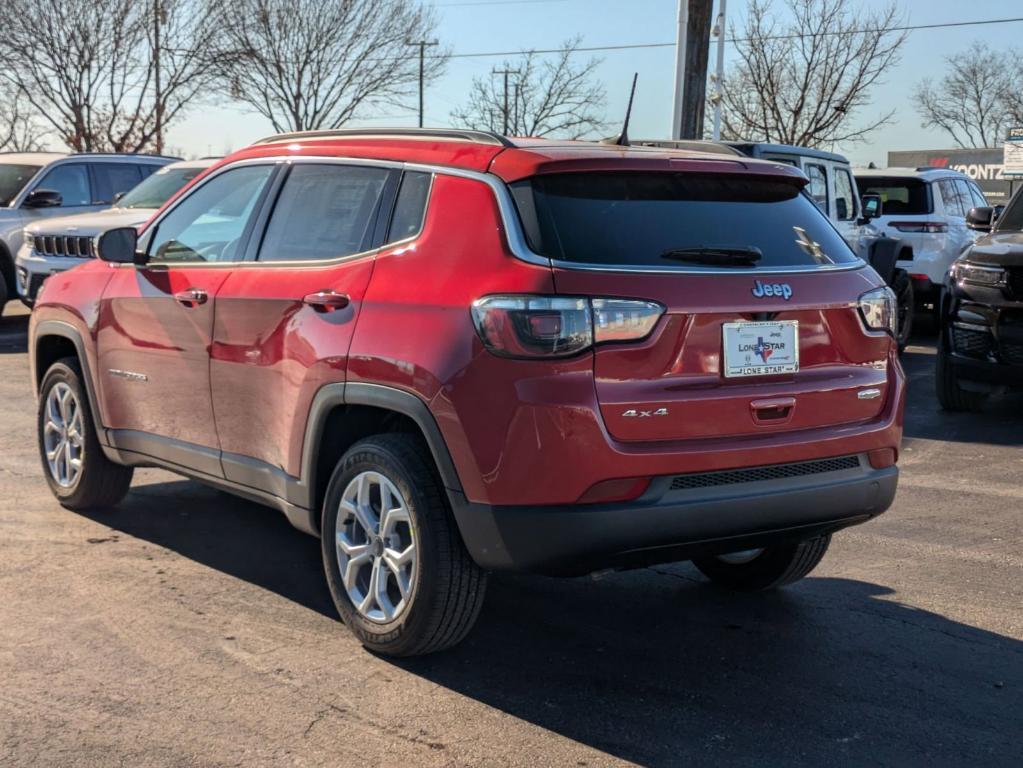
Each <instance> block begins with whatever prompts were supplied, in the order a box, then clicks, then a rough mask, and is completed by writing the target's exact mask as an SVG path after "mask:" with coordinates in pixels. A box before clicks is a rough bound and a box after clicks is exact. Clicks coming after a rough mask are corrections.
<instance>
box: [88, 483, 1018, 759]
mask: <svg viewBox="0 0 1023 768" xmlns="http://www.w3.org/2000/svg"><path fill="white" fill-rule="evenodd" d="M88 516H89V517H91V518H92V519H95V520H96V521H98V522H101V523H103V524H104V525H107V526H110V527H112V528H114V529H117V530H119V531H122V532H124V533H127V534H130V535H132V536H135V537H138V538H141V539H145V540H147V541H150V542H153V543H156V544H158V545H160V546H162V547H166V548H168V549H171V550H173V551H176V552H178V553H179V554H181V555H182V556H184V557H187V558H189V559H192V560H194V561H196V562H199V563H202V564H203V565H206V566H208V567H210V568H215V569H217V570H219V571H222V572H224V573H227V574H229V575H231V576H234V577H236V578H240V579H244V580H246V581H248V582H250V583H252V584H255V585H257V586H260V587H262V588H264V589H267V590H269V591H271V592H274V593H276V594H278V595H281V596H282V597H284V598H286V599H288V600H292V601H294V602H295V603H297V604H299V605H302V606H304V607H306V608H308V609H310V610H313V611H316V612H318V613H321V614H324V615H328V616H331V617H334V616H335V613H334V609H333V606H332V605H331V602H330V598H329V595H328V593H327V590H326V587H325V585H324V580H323V578H322V572H321V565H320V557H319V545H318V542H317V541H316V540H315V539H313V538H311V537H309V536H307V535H305V534H302V533H300V532H298V531H296V530H294V529H292V528H291V527H290V526H289V525H288V524H287V522H286V521H285V519H284V517H283V516H282V515H280V514H279V513H277V512H275V511H273V510H270V509H264V508H262V507H259V506H257V505H255V504H251V503H248V502H245V501H242V500H238V499H234V498H232V497H229V496H227V495H225V494H221V493H218V492H216V491H213V490H210V489H206V488H204V487H202V486H200V485H198V484H195V483H191V482H187V481H178V482H167V483H159V484H153V485H146V486H141V487H140V488H138V489H137V490H135V491H133V492H132V493H131V494H130V495H129V496H128V498H127V499H126V500H125V502H124V503H123V504H122V505H121V506H119V507H118V508H116V509H112V510H107V511H102V512H94V513H88ZM898 597H899V596H898V595H897V594H895V593H894V592H893V591H892V590H891V589H890V588H887V587H883V586H879V585H876V584H872V583H869V582H865V581H856V580H851V579H840V578H810V579H807V580H805V581H803V582H801V583H800V584H799V585H796V586H794V587H791V588H789V589H787V590H784V591H781V592H777V593H771V594H764V595H733V594H729V593H726V592H723V591H721V590H718V589H715V588H713V587H711V586H709V585H707V584H706V583H705V582H704V581H703V579H702V578H701V577H700V576H699V574H698V573H697V572H696V571H695V569H693V568H692V567H691V566H689V565H687V564H678V565H670V566H660V567H657V568H652V569H643V570H637V571H630V572H624V573H614V574H604V575H598V576H593V577H585V578H577V579H564V580H563V579H547V578H543V577H535V576H514V575H496V576H494V577H493V578H492V579H491V583H490V591H489V594H488V597H487V602H486V605H485V607H484V610H483V613H482V615H481V616H480V620H479V622H478V624H477V626H476V628H475V630H474V631H473V632H472V633H471V634H470V635H469V637H468V638H467V639H466V640H465V642H463V644H462V645H460V646H459V647H457V648H455V649H453V650H451V651H448V652H445V653H441V654H436V655H434V656H429V657H425V658H420V659H408V660H400V661H388V660H385V661H388V663H393V664H395V665H396V666H398V667H400V668H402V669H403V670H405V671H407V672H408V673H410V674H415V675H417V676H420V677H422V678H424V679H427V680H429V681H431V682H433V683H435V684H437V685H440V686H443V687H445V688H447V689H449V690H451V691H454V692H457V693H458V694H460V695H462V696H466V697H469V698H471V699H474V700H477V701H479V702H481V703H483V704H486V705H487V706H489V707H493V708H495V709H497V710H500V711H501V712H504V713H506V714H507V715H510V716H512V717H515V718H518V719H520V720H522V721H525V722H528V723H531V724H534V725H536V726H537V727H540V728H543V729H545V730H548V731H551V732H553V733H555V734H558V735H560V736H562V737H565V738H568V739H571V740H574V741H576V742H578V743H580V744H583V745H586V746H589V747H591V748H593V749H595V750H598V751H600V752H603V753H606V754H607V755H611V756H614V757H616V758H620V759H624V760H629V761H633V762H636V763H639V764H642V765H650V766H662V765H663V766H668V765H679V764H684V763H689V762H694V763H698V764H706V763H710V762H712V761H720V762H726V763H728V764H738V765H746V764H748V765H758V766H759V765H770V764H776V763H782V764H786V765H789V764H806V765H819V764H823V763H825V762H829V763H839V764H864V763H869V764H895V765H909V764H913V765H921V764H927V765H943V764H948V765H954V764H959V765H962V764H966V763H967V761H970V762H973V763H979V764H983V765H999V764H1004V765H1019V764H1021V760H1023V742H1021V739H1020V733H1021V731H1020V719H1019V718H1020V712H1021V711H1023V642H1020V641H1018V640H1015V639H1012V638H1009V637H1005V636H1001V635H998V634H995V633H992V632H988V631H985V630H981V629H977V628H974V627H971V626H969V625H968V624H964V623H960V622H957V621H953V620H951V619H948V618H945V617H943V616H940V615H938V614H935V613H929V612H927V611H922V610H918V609H915V608H913V607H911V606H908V605H902V604H901V603H900V602H899V599H898ZM337 631H338V632H344V631H345V630H344V628H343V627H342V626H341V625H340V624H338V626H337ZM521 762H522V763H523V764H537V763H546V762H548V760H547V759H546V758H545V756H544V755H541V754H536V755H531V754H523V755H522V756H521ZM580 764H585V763H580Z"/></svg>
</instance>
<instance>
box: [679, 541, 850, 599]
mask: <svg viewBox="0 0 1023 768" xmlns="http://www.w3.org/2000/svg"><path fill="white" fill-rule="evenodd" d="M830 543H831V534H826V535H824V536H817V537H816V538H813V539H806V540H805V541H798V542H792V543H788V544H778V545H775V546H773V547H764V548H762V549H750V550H746V551H743V552H731V553H729V554H726V555H710V556H707V557H698V558H695V559H694V560H693V565H695V566H696V567H697V568H699V569H700V572H701V573H702V574H703V575H704V576H706V577H707V578H708V579H710V580H711V581H713V582H714V583H715V584H719V585H720V586H723V587H727V588H728V589H734V590H736V591H737V592H760V591H763V590H768V589H776V588H777V587H784V586H785V585H787V584H792V583H793V582H796V581H799V580H800V579H801V578H803V577H804V576H806V575H807V574H809V573H810V571H812V570H813V569H814V568H816V567H817V564H818V563H819V562H820V561H821V559H822V558H823V557H824V554H825V553H826V552H827V551H828V545H829V544H830Z"/></svg>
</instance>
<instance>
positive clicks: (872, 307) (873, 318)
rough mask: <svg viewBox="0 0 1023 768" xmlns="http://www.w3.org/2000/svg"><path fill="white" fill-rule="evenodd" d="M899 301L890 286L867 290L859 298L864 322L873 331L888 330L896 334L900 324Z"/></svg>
mask: <svg viewBox="0 0 1023 768" xmlns="http://www.w3.org/2000/svg"><path fill="white" fill-rule="evenodd" d="M897 303H898V302H897V301H896V299H895V294H894V293H893V292H892V289H891V288H889V287H888V286H884V287H883V288H875V289H874V290H872V291H867V292H866V293H865V294H863V295H862V296H860V300H859V305H860V317H862V318H863V324H864V325H866V326H867V328H868V329H869V330H871V331H887V332H888V333H890V334H891V335H892V336H894V335H895V334H896V330H897V328H896V325H897V324H898V313H897V312H896V305H897Z"/></svg>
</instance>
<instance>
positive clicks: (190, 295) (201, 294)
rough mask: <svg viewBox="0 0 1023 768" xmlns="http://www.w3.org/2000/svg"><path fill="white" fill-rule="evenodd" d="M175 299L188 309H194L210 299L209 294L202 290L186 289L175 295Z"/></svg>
mask: <svg viewBox="0 0 1023 768" xmlns="http://www.w3.org/2000/svg"><path fill="white" fill-rule="evenodd" d="M174 299H175V300H176V301H177V302H178V303H180V304H184V305H185V306H186V307H192V306H196V305H198V304H205V303H206V300H207V299H209V294H208V293H206V291H204V290H203V289H202V288H186V289H185V290H183V291H178V292H177V293H175V294H174Z"/></svg>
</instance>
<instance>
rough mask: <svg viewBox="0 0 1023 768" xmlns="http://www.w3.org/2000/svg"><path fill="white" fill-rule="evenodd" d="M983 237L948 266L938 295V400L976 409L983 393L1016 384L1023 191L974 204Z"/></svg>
mask: <svg viewBox="0 0 1023 768" xmlns="http://www.w3.org/2000/svg"><path fill="white" fill-rule="evenodd" d="M966 221H967V226H969V227H970V228H971V229H974V230H977V231H979V232H984V233H986V234H984V236H983V237H981V238H980V239H979V240H977V242H976V243H974V244H973V245H971V246H970V247H969V248H967V249H966V250H965V251H964V252H963V255H962V256H960V257H959V258H958V259H957V260H956V261H955V262H954V263H953V264H952V268H951V269H950V270H949V273H948V275H947V277H946V278H945V286H944V289H943V291H942V298H941V337H940V339H939V342H938V363H937V367H938V370H937V387H938V400H939V401H940V402H941V406H942V407H943V408H946V409H948V410H953V411H978V410H980V409H981V407H982V406H983V405H984V402H985V401H986V400H987V398H988V396H989V395H991V394H992V393H993V392H995V391H997V390H1000V389H1005V388H1023V194H1017V195H1016V196H1015V197H1014V198H1013V199H1012V201H1011V202H1010V203H1009V205H1008V206H1007V207H1006V208H1005V209H1004V211H1003V210H1001V207H998V208H973V209H971V210H970V212H969V215H968V216H967V219H966Z"/></svg>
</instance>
